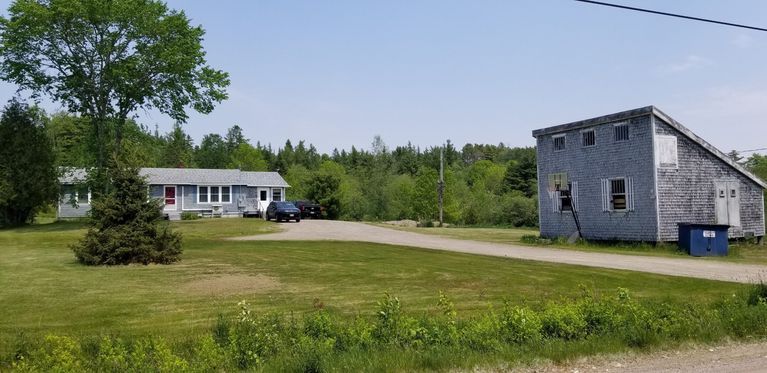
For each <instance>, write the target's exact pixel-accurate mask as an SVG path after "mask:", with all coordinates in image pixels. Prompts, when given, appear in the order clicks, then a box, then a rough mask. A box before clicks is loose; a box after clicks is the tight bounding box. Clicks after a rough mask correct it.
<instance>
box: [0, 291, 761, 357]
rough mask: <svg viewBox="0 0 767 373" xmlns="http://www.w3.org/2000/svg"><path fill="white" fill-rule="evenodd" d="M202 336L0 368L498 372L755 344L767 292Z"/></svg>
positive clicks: (81, 345) (126, 343)
mask: <svg viewBox="0 0 767 373" xmlns="http://www.w3.org/2000/svg"><path fill="white" fill-rule="evenodd" d="M239 307H240V308H239V312H238V313H237V315H236V316H235V317H232V318H226V317H220V318H219V319H218V321H217V322H216V323H215V325H213V326H212V329H211V332H210V334H208V335H203V336H197V337H194V338H189V339H187V340H184V341H168V340H164V339H162V338H152V337H147V338H139V339H130V340H129V339H120V338H115V337H109V336H105V337H100V338H82V337H81V338H79V339H77V338H73V337H69V336H60V335H49V336H47V337H46V338H45V339H44V340H41V341H29V340H27V339H25V338H22V337H20V338H19V340H18V341H17V347H16V349H15V353H14V354H13V356H5V357H3V365H1V366H0V368H12V369H15V370H18V371H60V372H75V371H83V370H88V371H147V370H149V371H160V372H164V371H168V372H171V371H172V372H183V371H189V372H194V371H229V370H263V371H302V372H322V371H370V370H376V371H381V370H383V371H392V370H395V371H396V370H408V371H409V370H448V369H454V368H472V367H499V368H503V367H507V366H509V365H517V364H525V363H528V362H531V361H534V360H535V359H541V358H542V359H551V360H554V361H563V360H568V359H572V358H574V357H578V356H582V355H590V354H596V353H605V352H618V351H625V350H629V349H646V348H651V347H663V346H674V345H677V344H679V343H683V342H688V341H697V342H714V341H718V340H721V339H723V338H732V339H745V338H751V337H765V336H767V285H764V284H761V285H756V286H753V287H751V288H750V290H749V291H747V292H744V293H742V294H732V295H731V296H728V297H726V298H724V299H721V300H719V301H717V302H714V303H713V304H699V303H689V304H681V305H672V304H669V303H665V302H660V301H647V300H643V301H637V300H635V299H633V298H632V296H631V294H630V293H629V291H628V290H626V289H622V288H619V289H618V290H617V292H616V293H615V294H600V293H595V292H593V291H588V290H583V291H582V294H580V295H578V296H576V297H573V298H569V299H562V300H561V301H559V302H550V303H548V304H546V305H543V306H539V307H537V308H531V307H529V306H528V305H526V304H512V303H510V302H506V303H505V304H504V305H503V306H501V307H499V308H497V309H494V308H489V309H487V310H486V311H485V312H481V313H477V314H475V315H474V316H472V317H470V318H461V317H459V315H458V312H457V311H456V307H455V306H454V305H453V303H452V302H451V301H450V299H449V298H448V297H447V296H445V295H444V294H440V296H439V298H438V300H437V302H436V304H435V306H434V307H433V309H432V310H430V311H429V312H425V313H422V314H409V313H407V312H406V311H405V310H404V306H403V305H402V303H401V302H400V300H399V298H397V297H396V296H392V295H389V294H386V295H385V296H384V297H383V298H381V299H380V300H379V302H378V303H377V311H376V312H375V314H374V315H367V316H363V315H359V316H357V317H354V318H349V317H342V316H340V315H339V314H336V313H333V312H329V311H328V310H326V309H325V308H324V305H323V304H322V302H315V310H314V311H312V312H309V313H306V314H304V315H302V316H296V315H295V314H283V313H274V312H269V313H259V312H256V311H255V310H253V309H251V307H250V306H249V305H248V304H247V303H245V302H241V303H240V304H239Z"/></svg>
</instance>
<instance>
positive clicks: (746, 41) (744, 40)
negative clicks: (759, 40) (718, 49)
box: [732, 34, 754, 49]
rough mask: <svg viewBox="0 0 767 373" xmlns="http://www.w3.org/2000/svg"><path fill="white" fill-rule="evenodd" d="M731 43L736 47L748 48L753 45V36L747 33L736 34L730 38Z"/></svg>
mask: <svg viewBox="0 0 767 373" xmlns="http://www.w3.org/2000/svg"><path fill="white" fill-rule="evenodd" d="M732 44H734V45H735V46H736V47H738V48H743V49H746V48H750V47H751V46H753V45H754V38H753V37H752V36H751V35H749V34H738V36H736V37H735V39H733V40H732Z"/></svg>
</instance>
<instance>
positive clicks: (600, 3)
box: [575, 0, 767, 32]
mask: <svg viewBox="0 0 767 373" xmlns="http://www.w3.org/2000/svg"><path fill="white" fill-rule="evenodd" d="M575 1H579V2H581V3H589V4H596V5H603V6H609V7H613V8H619V9H626V10H633V11H636V12H644V13H651V14H658V15H662V16H668V17H676V18H684V19H689V20H693V21H700V22H708V23H716V24H718V25H725V26H732V27H740V28H745V29H749V30H756V31H765V32H767V28H761V27H754V26H747V25H741V24H737V23H731V22H723V21H717V20H713V19H708V18H699V17H691V16H685V15H682V14H675V13H666V12H659V11H657V10H650V9H642V8H634V7H631V6H625V5H618V4H610V3H604V2H601V1H592V0H575Z"/></svg>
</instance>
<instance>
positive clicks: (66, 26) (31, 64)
mask: <svg viewBox="0 0 767 373" xmlns="http://www.w3.org/2000/svg"><path fill="white" fill-rule="evenodd" d="M204 34H205V32H204V31H203V29H202V27H199V26H192V25H190V20H189V18H187V16H186V15H185V14H184V12H183V11H176V10H172V9H169V8H168V7H167V6H166V5H165V3H164V2H162V1H158V0H15V1H14V2H12V3H11V6H10V7H9V9H8V17H7V18H6V17H3V18H0V39H2V44H1V45H0V78H2V79H3V80H6V81H9V82H11V83H14V84H16V85H17V86H18V88H19V90H28V91H30V92H32V94H33V95H34V96H43V95H45V96H48V97H50V98H51V99H53V100H54V101H57V102H60V103H62V104H63V105H64V106H65V107H67V109H68V110H69V111H70V112H73V113H79V114H81V115H82V116H83V117H85V118H88V119H89V120H90V121H91V124H92V126H93V127H94V129H95V131H94V132H95V136H96V137H97V138H98V140H99V141H98V144H99V151H98V166H99V167H100V168H101V167H103V166H105V164H106V159H107V158H106V155H105V154H104V153H105V150H106V144H105V142H106V141H107V140H106V134H107V132H108V127H109V126H114V131H113V134H114V141H115V147H114V151H115V152H116V153H119V151H120V146H121V141H122V135H123V127H124V125H125V122H126V120H127V119H128V118H129V116H130V115H131V114H133V113H135V112H136V110H138V109H145V110H151V109H155V110H158V111H160V112H161V113H164V114H167V115H169V116H170V117H171V118H173V119H175V120H176V121H178V122H184V121H185V120H186V119H187V108H189V107H191V108H193V109H194V110H196V111H198V112H201V113H209V112H210V111H212V110H213V108H214V106H215V105H216V104H217V103H219V102H221V101H222V100H224V99H226V98H227V94H226V92H225V87H226V86H227V85H228V84H229V79H228V75H227V73H225V72H223V71H220V70H216V69H214V68H212V67H210V66H208V64H207V62H206V59H205V52H204V50H203V48H202V38H203V35H204Z"/></svg>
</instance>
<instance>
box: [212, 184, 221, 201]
mask: <svg viewBox="0 0 767 373" xmlns="http://www.w3.org/2000/svg"><path fill="white" fill-rule="evenodd" d="M218 192H219V187H217V186H212V187H210V203H218V202H219V201H220V200H221V196H220V195H219V194H218Z"/></svg>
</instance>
